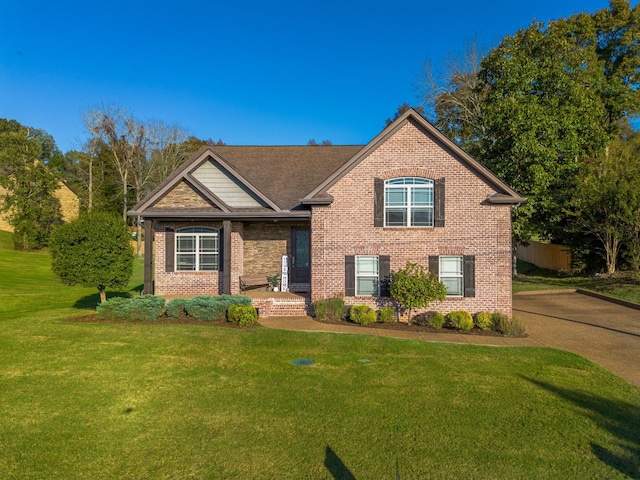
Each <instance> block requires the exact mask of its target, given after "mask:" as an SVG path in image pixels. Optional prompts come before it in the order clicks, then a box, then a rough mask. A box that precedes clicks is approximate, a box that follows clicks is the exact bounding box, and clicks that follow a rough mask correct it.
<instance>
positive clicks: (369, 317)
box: [349, 305, 376, 325]
mask: <svg viewBox="0 0 640 480" xmlns="http://www.w3.org/2000/svg"><path fill="white" fill-rule="evenodd" d="M349 317H350V318H351V321H352V322H354V323H357V324H359V325H369V324H370V323H374V322H375V321H376V311H375V310H374V309H373V308H371V307H369V306H368V305H354V306H353V307H351V310H349Z"/></svg>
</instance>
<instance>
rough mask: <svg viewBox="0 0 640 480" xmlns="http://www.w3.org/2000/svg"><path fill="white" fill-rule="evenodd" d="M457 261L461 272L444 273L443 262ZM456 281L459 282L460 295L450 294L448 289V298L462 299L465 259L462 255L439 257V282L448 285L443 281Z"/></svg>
mask: <svg viewBox="0 0 640 480" xmlns="http://www.w3.org/2000/svg"><path fill="white" fill-rule="evenodd" d="M450 259H456V260H457V261H458V266H459V270H457V271H455V272H447V271H444V272H443V270H444V269H443V268H442V265H443V260H450ZM448 279H455V280H456V281H457V282H459V285H460V293H449V290H448V289H447V296H448V297H462V296H464V257H463V256H462V255H440V256H439V257H438V280H439V281H440V282H442V283H443V284H445V286H446V283H445V282H444V281H443V280H448Z"/></svg>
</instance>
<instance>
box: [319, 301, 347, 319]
mask: <svg viewBox="0 0 640 480" xmlns="http://www.w3.org/2000/svg"><path fill="white" fill-rule="evenodd" d="M343 307H344V299H342V298H327V299H325V300H316V301H315V302H313V311H314V313H315V316H316V318H318V319H319V320H331V321H336V320H340V319H341V318H342V308H343Z"/></svg>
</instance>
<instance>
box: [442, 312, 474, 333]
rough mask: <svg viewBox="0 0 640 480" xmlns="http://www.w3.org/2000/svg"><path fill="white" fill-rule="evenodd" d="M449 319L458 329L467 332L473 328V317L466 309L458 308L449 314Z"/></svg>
mask: <svg viewBox="0 0 640 480" xmlns="http://www.w3.org/2000/svg"><path fill="white" fill-rule="evenodd" d="M447 321H448V322H449V325H451V326H452V327H453V328H455V329H457V330H462V331H463V332H467V331H469V330H471V329H472V328H473V317H472V316H471V314H470V313H469V312H466V311H464V310H457V311H455V312H451V313H449V315H447Z"/></svg>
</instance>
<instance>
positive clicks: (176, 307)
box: [166, 298, 187, 318]
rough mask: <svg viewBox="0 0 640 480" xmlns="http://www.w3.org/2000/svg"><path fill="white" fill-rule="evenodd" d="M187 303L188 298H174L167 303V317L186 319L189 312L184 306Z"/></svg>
mask: <svg viewBox="0 0 640 480" xmlns="http://www.w3.org/2000/svg"><path fill="white" fill-rule="evenodd" d="M186 301H187V299H186V298H174V299H173V300H169V301H168V302H167V310H166V315H167V317H169V318H180V317H184V316H185V315H186V314H187V312H186V311H185V309H184V304H185V302H186Z"/></svg>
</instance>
